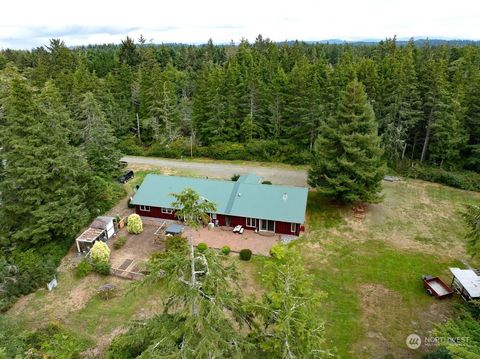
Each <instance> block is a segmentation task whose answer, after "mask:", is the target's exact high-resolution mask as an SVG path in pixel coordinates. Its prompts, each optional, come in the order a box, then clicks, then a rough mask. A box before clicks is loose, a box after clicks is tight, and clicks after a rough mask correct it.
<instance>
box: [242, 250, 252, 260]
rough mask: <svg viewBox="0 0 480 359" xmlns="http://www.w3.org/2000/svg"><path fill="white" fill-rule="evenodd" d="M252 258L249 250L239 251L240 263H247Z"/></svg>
mask: <svg viewBox="0 0 480 359" xmlns="http://www.w3.org/2000/svg"><path fill="white" fill-rule="evenodd" d="M250 258H252V251H251V250H250V249H242V250H241V251H240V259H241V260H242V261H249V260H250Z"/></svg>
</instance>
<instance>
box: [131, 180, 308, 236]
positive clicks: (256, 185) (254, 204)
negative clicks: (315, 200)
mask: <svg viewBox="0 0 480 359" xmlns="http://www.w3.org/2000/svg"><path fill="white" fill-rule="evenodd" d="M187 187H188V188H191V189H193V190H195V191H196V192H197V193H199V194H200V195H201V196H202V197H203V198H205V199H206V200H208V201H210V202H213V203H215V204H216V206H217V211H216V213H211V214H210V217H211V219H212V222H214V223H215V224H216V225H219V226H231V227H234V226H237V225H241V226H243V227H244V228H246V229H251V230H256V231H259V232H271V233H281V234H290V235H299V233H300V229H301V228H302V226H303V224H304V222H305V211H306V207H307V196H308V190H307V188H303V187H291V186H277V185H268V184H261V183H260V178H259V177H257V176H255V175H253V174H248V175H244V176H241V177H240V178H239V179H238V181H236V182H234V181H224V180H213V179H203V178H190V177H177V176H162V175H156V174H149V175H147V176H146V177H145V180H144V181H143V183H142V185H141V186H140V188H139V189H138V191H137V192H136V193H135V196H134V197H133V199H132V204H134V205H135V209H136V213H138V214H139V215H141V216H144V217H155V218H165V219H176V215H175V208H172V202H173V201H174V198H173V197H172V195H171V194H172V193H180V192H182V191H183V190H184V189H185V188H187Z"/></svg>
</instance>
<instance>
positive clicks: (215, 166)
mask: <svg viewBox="0 0 480 359" xmlns="http://www.w3.org/2000/svg"><path fill="white" fill-rule="evenodd" d="M122 160H123V161H126V162H128V164H129V165H130V166H135V165H137V166H149V167H157V168H170V169H174V170H183V171H188V172H192V173H194V174H196V175H199V176H208V177H213V178H226V179H227V178H230V177H232V175H233V174H235V173H238V174H246V173H255V174H256V175H257V176H260V177H261V178H262V179H263V180H266V181H271V182H272V183H273V184H283V185H290V186H300V187H307V171H305V170H296V169H287V168H282V167H270V166H268V167H264V166H261V165H254V164H249V165H243V164H234V163H232V164H229V163H228V164H227V163H215V162H194V161H182V160H172V159H165V158H156V157H141V156H125V157H123V158H122Z"/></svg>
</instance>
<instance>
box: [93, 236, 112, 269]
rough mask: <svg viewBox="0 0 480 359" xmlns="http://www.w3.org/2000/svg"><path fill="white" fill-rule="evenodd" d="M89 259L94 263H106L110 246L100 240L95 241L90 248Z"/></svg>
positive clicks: (108, 258)
mask: <svg viewBox="0 0 480 359" xmlns="http://www.w3.org/2000/svg"><path fill="white" fill-rule="evenodd" d="M90 259H91V260H92V262H93V264H94V265H95V263H108V262H109V260H110V248H108V246H107V245H106V244H105V243H104V242H102V241H96V242H95V243H94V244H93V247H92V249H91V250H90Z"/></svg>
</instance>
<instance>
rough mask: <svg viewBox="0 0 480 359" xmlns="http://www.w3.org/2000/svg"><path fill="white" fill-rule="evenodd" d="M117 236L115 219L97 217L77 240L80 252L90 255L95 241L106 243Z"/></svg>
mask: <svg viewBox="0 0 480 359" xmlns="http://www.w3.org/2000/svg"><path fill="white" fill-rule="evenodd" d="M114 234H115V226H114V224H113V217H97V218H95V220H94V221H93V222H92V223H91V224H90V227H89V228H87V229H86V230H85V231H83V233H82V234H80V235H79V236H78V237H77V239H76V240H75V241H76V243H77V250H78V252H79V253H80V252H84V253H88V252H89V251H90V249H91V248H92V246H93V244H94V243H95V241H99V240H100V241H103V242H106V241H107V239H109V238H111V237H112V236H113V235H114Z"/></svg>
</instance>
